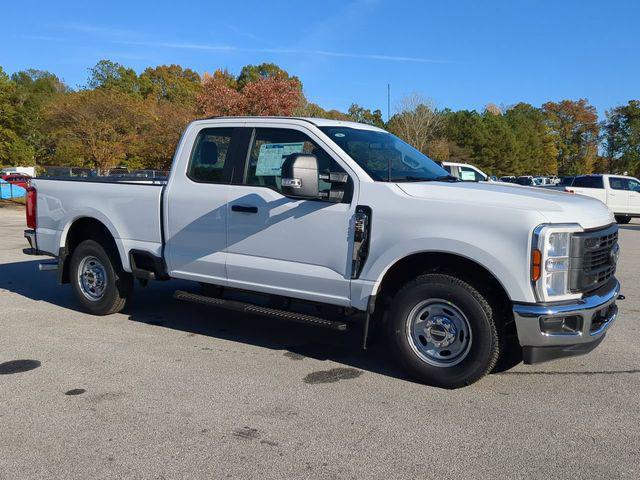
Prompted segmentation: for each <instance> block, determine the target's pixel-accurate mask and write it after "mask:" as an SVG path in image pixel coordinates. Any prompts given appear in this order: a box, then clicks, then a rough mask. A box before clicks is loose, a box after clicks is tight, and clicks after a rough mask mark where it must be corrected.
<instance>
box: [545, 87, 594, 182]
mask: <svg viewBox="0 0 640 480" xmlns="http://www.w3.org/2000/svg"><path fill="white" fill-rule="evenodd" d="M542 110H543V112H544V114H545V118H546V123H547V125H548V126H549V129H550V131H551V135H552V137H553V141H554V144H555V147H556V149H557V151H558V172H559V173H560V174H561V175H576V174H582V173H591V172H592V171H593V166H594V163H595V161H596V157H597V153H598V136H599V126H598V115H597V112H596V109H595V107H593V106H592V105H590V104H589V102H588V101H587V100H586V99H584V98H583V99H580V100H577V101H573V100H563V101H561V102H557V103H556V102H547V103H545V104H544V105H543V106H542Z"/></svg>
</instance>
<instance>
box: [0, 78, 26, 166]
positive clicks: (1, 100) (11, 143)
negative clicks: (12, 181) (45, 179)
mask: <svg viewBox="0 0 640 480" xmlns="http://www.w3.org/2000/svg"><path fill="white" fill-rule="evenodd" d="M16 94H17V88H16V83H15V82H14V81H13V80H12V79H10V78H9V76H8V75H7V74H6V73H5V72H4V70H3V69H2V67H0V165H25V164H26V165H29V164H31V163H32V162H33V155H34V151H33V148H32V147H31V146H30V145H29V144H28V143H27V142H25V141H24V139H22V138H20V136H19V135H18V133H16V127H17V126H18V125H19V124H20V116H19V112H18V111H17V109H16Z"/></svg>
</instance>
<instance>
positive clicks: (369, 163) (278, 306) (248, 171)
mask: <svg viewBox="0 0 640 480" xmlns="http://www.w3.org/2000/svg"><path fill="white" fill-rule="evenodd" d="M26 208H27V226H28V230H26V231H25V236H26V238H27V239H28V241H29V243H30V248H28V249H25V253H27V254H35V255H41V254H45V255H52V256H54V257H56V259H55V260H54V261H52V262H45V263H42V264H41V269H57V271H58V278H59V281H60V282H62V283H70V284H71V287H72V290H73V291H74V293H75V295H76V297H77V300H78V302H79V304H80V305H81V306H82V308H83V309H85V310H87V311H88V312H91V313H93V314H96V315H107V314H111V313H115V312H118V311H120V310H122V309H123V308H124V306H125V305H126V303H127V302H128V301H130V298H131V293H132V290H133V288H134V279H137V280H139V282H140V284H141V285H142V286H144V285H146V283H147V282H149V281H152V280H168V279H173V278H177V279H183V280H190V281H192V282H194V283H193V285H194V287H195V288H196V290H195V291H192V290H188V291H177V292H176V298H178V299H180V300H185V301H192V302H198V303H202V304H206V305H212V306H214V307H225V308H231V309H236V310H240V311H242V312H245V313H247V314H248V313H257V314H260V315H263V316H271V317H276V318H279V319H281V320H290V321H295V322H302V323H306V324H309V325H313V326H316V327H327V328H333V329H336V330H345V329H361V331H362V339H363V340H362V341H363V345H366V342H367V338H368V332H369V331H370V330H371V329H374V328H375V329H377V330H379V331H380V332H381V336H382V338H386V340H387V341H388V342H389V345H390V352H391V353H392V355H393V356H394V357H395V359H396V360H397V361H398V362H399V363H400V365H402V366H403V367H404V368H405V369H406V371H407V372H408V373H409V374H410V375H411V376H413V377H414V378H416V379H417V380H419V381H422V382H425V383H427V384H430V385H436V386H440V387H446V388H455V387H460V386H464V385H468V384H470V383H473V382H475V381H476V380H478V379H480V378H481V377H482V376H484V375H486V374H487V373H489V372H491V371H492V370H493V368H494V367H495V366H496V363H497V362H498V360H499V359H501V357H502V356H503V355H504V352H505V345H513V343H512V342H515V346H516V347H518V342H519V346H520V347H521V350H520V351H521V352H522V354H523V357H524V361H525V363H536V362H541V361H546V360H551V359H554V358H558V357H564V356H569V355H579V354H583V353H586V352H588V351H590V350H592V349H593V348H595V347H596V346H597V345H598V344H599V343H600V342H601V341H602V339H603V338H604V336H605V333H606V331H607V329H608V328H609V327H610V326H611V324H612V323H613V321H614V319H615V317H616V312H617V307H616V299H617V297H618V293H619V291H620V285H619V283H618V281H617V280H616V278H615V276H614V274H615V269H616V260H617V252H618V245H617V230H618V226H617V225H616V224H615V222H614V218H613V215H612V214H611V212H610V211H609V210H608V209H607V208H606V207H605V206H604V205H603V204H602V203H601V202H599V201H596V200H593V199H590V198H585V197H582V196H578V195H567V194H565V193H562V192H548V191H546V190H544V189H533V188H523V187H519V186H515V185H511V184H504V183H500V182H492V183H488V182H477V183H476V182H461V181H459V180H458V179H456V178H452V177H451V176H450V175H449V174H448V172H447V171H446V170H444V169H443V168H441V167H440V166H439V165H437V164H436V163H435V162H433V161H432V160H431V159H429V158H428V157H426V156H425V155H423V154H422V153H420V152H419V151H418V150H416V149H415V148H413V147H411V146H409V145H408V144H406V143H404V142H403V141H402V140H400V139H399V138H397V137H395V136H393V135H391V134H390V133H388V132H386V131H384V130H381V129H379V128H376V127H372V126H369V125H363V124H359V123H352V122H342V121H337V120H325V119H315V118H295V117H290V118H275V117H273V118H271V117H228V118H213V119H208V120H199V121H196V122H193V123H191V124H190V125H189V126H188V127H187V129H186V131H185V132H184V134H183V136H182V139H181V140H180V143H179V145H178V148H177V151H176V154H175V157H174V162H173V165H172V167H171V172H170V174H169V177H168V179H167V180H166V181H161V180H155V179H147V180H141V181H139V180H136V179H128V178H126V177H105V178H94V179H74V178H65V179H59V180H56V179H40V178H38V179H35V180H34V182H33V187H31V188H30V189H29V191H28V195H27V206H26ZM594 258H597V259H598V263H594V260H593V259H594ZM198 284H204V285H205V286H206V287H208V288H205V289H204V291H201V290H198V287H199V286H198ZM317 307H322V308H317ZM314 312H316V313H314ZM203 321H205V320H204V319H203ZM212 321H215V320H212Z"/></svg>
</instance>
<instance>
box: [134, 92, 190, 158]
mask: <svg viewBox="0 0 640 480" xmlns="http://www.w3.org/2000/svg"><path fill="white" fill-rule="evenodd" d="M142 107H143V108H142V113H143V117H142V118H141V119H140V121H141V124H140V125H139V134H138V135H137V136H136V137H135V143H134V144H133V145H132V147H131V150H130V152H129V154H130V156H131V157H130V158H128V159H127V161H126V163H127V165H128V166H129V167H130V168H131V166H134V165H133V162H134V161H135V164H136V165H135V166H136V167H138V168H146V169H153V170H168V169H169V168H171V161H172V159H173V154H174V153H175V151H176V147H177V146H178V141H179V140H180V135H181V134H182V131H183V130H184V129H185V127H186V126H187V124H188V123H189V122H190V121H192V120H193V119H194V112H193V110H192V108H191V107H190V106H189V105H181V104H176V103H171V102H169V101H166V100H160V101H156V100H155V99H153V98H148V99H146V100H145V101H144V104H143V106H142Z"/></svg>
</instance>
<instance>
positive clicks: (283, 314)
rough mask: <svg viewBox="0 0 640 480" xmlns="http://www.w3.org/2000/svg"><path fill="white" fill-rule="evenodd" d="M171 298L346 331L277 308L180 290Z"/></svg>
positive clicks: (337, 324) (339, 325) (331, 323)
mask: <svg viewBox="0 0 640 480" xmlns="http://www.w3.org/2000/svg"><path fill="white" fill-rule="evenodd" d="M173 298H175V299H176V300H183V301H185V302H194V303H200V304H202V305H210V306H213V307H222V308H228V309H230V310H236V311H238V312H243V313H254V314H256V315H265V316H268V317H273V318H279V319H280V320H289V321H291V322H297V323H305V324H307V325H315V326H317V327H323V328H329V329H331V330H340V331H344V330H346V329H347V324H346V323H344V322H336V321H333V320H327V319H324V318H320V317H316V316H314V315H307V314H305V313H296V312H288V311H286V310H279V309H277V308H271V307H262V306H260V305H254V304H252V303H246V302H240V301H238V300H226V299H224V298H216V297H208V296H206V295H198V294H196V293H189V292H184V291H182V290H176V292H175V293H174V294H173Z"/></svg>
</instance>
